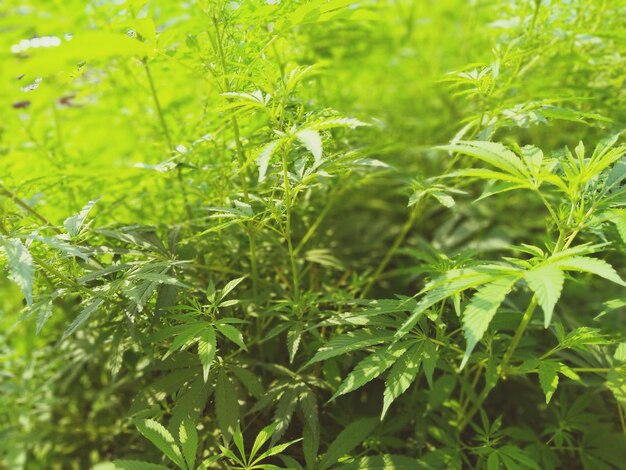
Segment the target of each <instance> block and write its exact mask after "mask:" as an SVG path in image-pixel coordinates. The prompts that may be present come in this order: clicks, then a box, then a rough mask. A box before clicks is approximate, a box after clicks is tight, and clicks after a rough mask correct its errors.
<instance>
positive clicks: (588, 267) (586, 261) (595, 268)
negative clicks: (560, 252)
mask: <svg viewBox="0 0 626 470" xmlns="http://www.w3.org/2000/svg"><path fill="white" fill-rule="evenodd" d="M555 264H556V265H557V266H558V267H559V268H561V269H563V270H565V271H581V272H587V273H591V274H595V275H596V276H599V277H602V278H604V279H607V280H609V281H612V282H614V283H616V284H619V285H621V286H626V282H624V280H623V279H622V278H621V277H619V275H618V274H617V272H616V271H615V269H614V268H613V266H611V265H610V264H609V263H607V262H606V261H604V260H603V259H599V258H591V257H589V256H572V257H569V258H565V259H563V260H558V261H556V263H555Z"/></svg>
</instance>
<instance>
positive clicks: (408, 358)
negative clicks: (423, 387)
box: [381, 343, 424, 419]
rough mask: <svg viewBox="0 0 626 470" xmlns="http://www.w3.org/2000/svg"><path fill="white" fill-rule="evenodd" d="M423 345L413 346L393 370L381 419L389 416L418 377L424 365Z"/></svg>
mask: <svg viewBox="0 0 626 470" xmlns="http://www.w3.org/2000/svg"><path fill="white" fill-rule="evenodd" d="M423 347H424V345H423V343H417V344H414V345H413V346H411V348H410V349H409V350H408V351H406V352H405V353H404V354H403V355H402V356H401V357H400V359H398V360H397V361H396V363H395V364H394V365H393V367H392V368H391V371H390V372H389V375H388V376H387V380H385V392H384V394H383V411H382V413H381V419H383V418H384V417H385V415H386V414H387V410H388V409H389V407H390V406H391V403H393V401H394V400H395V399H396V398H398V397H399V396H400V395H402V394H403V393H404V392H406V390H407V389H408V388H409V387H410V386H411V384H412V383H413V382H414V381H415V378H416V377H417V373H418V372H419V368H420V364H421V363H422V351H423Z"/></svg>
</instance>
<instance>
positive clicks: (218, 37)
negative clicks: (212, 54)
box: [212, 15, 259, 299]
mask: <svg viewBox="0 0 626 470" xmlns="http://www.w3.org/2000/svg"><path fill="white" fill-rule="evenodd" d="M212 20H213V27H214V29H215V40H214V47H215V50H216V51H217V53H218V55H219V57H220V63H221V65H222V72H223V74H224V84H223V89H224V91H232V90H231V88H232V87H231V83H230V81H229V80H228V79H227V78H226V77H227V76H228V66H227V64H226V54H225V53H224V45H223V41H222V34H221V33H220V28H219V21H218V19H217V17H216V16H215V15H213V17H212ZM230 123H231V127H232V130H233V135H234V137H235V146H236V149H237V159H238V161H239V182H240V185H241V189H242V191H243V198H244V202H245V203H246V204H248V205H250V194H249V192H248V178H247V175H246V174H245V172H244V169H245V168H246V154H245V151H244V148H243V144H242V143H241V135H240V130H239V122H238V120H237V116H235V115H234V114H233V115H232V116H231V118H230ZM246 232H247V236H248V247H249V250H250V270H251V271H252V293H253V296H254V298H255V299H257V298H258V284H259V268H258V261H257V258H258V256H257V249H256V237H255V229H254V225H253V221H250V222H249V223H248V224H247V227H246Z"/></svg>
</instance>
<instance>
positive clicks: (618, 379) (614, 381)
mask: <svg viewBox="0 0 626 470" xmlns="http://www.w3.org/2000/svg"><path fill="white" fill-rule="evenodd" d="M606 386H607V387H608V389H609V390H610V391H611V392H612V393H613V396H614V397H615V399H616V400H617V403H618V404H619V405H620V406H621V407H622V408H623V409H624V411H626V365H624V364H622V365H621V366H620V367H616V368H614V369H611V370H610V371H609V373H608V374H607V376H606Z"/></svg>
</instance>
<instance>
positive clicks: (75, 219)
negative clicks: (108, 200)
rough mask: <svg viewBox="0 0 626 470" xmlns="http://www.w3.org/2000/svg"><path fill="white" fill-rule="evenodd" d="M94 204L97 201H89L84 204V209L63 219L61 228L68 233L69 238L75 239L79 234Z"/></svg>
mask: <svg viewBox="0 0 626 470" xmlns="http://www.w3.org/2000/svg"><path fill="white" fill-rule="evenodd" d="M96 202H98V200H97V199H94V200H93V201H89V202H88V203H87V204H85V207H83V208H82V209H81V210H80V212H79V213H78V214H75V215H72V216H70V217H68V218H67V219H65V222H63V226H64V227H65V229H66V230H67V233H69V235H70V237H75V236H77V235H78V234H80V232H81V230H82V229H83V224H84V223H85V219H87V216H88V215H89V212H91V209H92V208H93V206H94V205H95V204H96Z"/></svg>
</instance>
